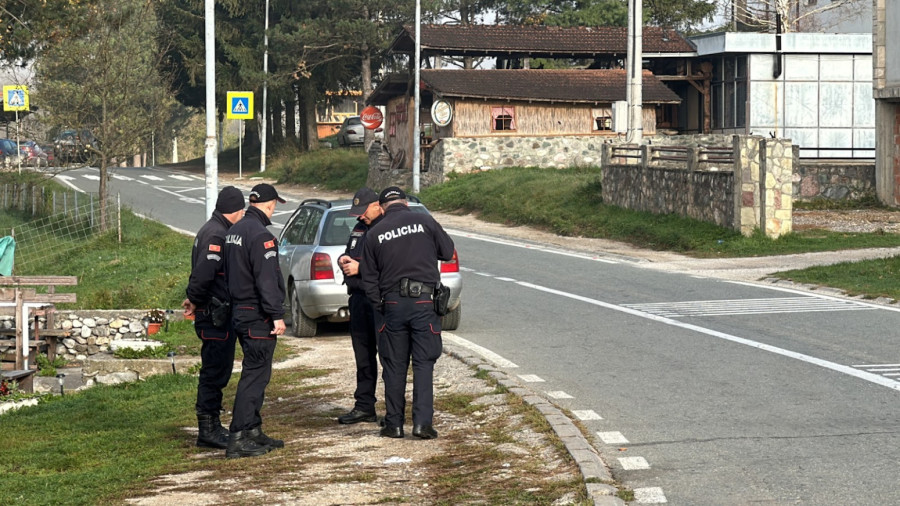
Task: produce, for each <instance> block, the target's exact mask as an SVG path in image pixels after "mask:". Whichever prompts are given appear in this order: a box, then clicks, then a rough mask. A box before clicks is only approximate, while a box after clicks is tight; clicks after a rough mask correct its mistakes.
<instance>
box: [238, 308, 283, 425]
mask: <svg viewBox="0 0 900 506" xmlns="http://www.w3.org/2000/svg"><path fill="white" fill-rule="evenodd" d="M240 311H241V310H240V309H237V310H235V313H236V314H235V318H234V330H235V332H236V333H237V338H238V340H239V341H240V343H241V349H242V350H243V351H244V360H243V361H242V362H241V379H240V381H238V386H237V394H236V395H235V396H234V415H233V416H232V417H231V428H230V430H231V432H238V431H242V430H247V429H255V428H256V427H259V426H261V425H262V416H260V410H262V405H263V401H264V400H265V398H266V387H267V386H268V385H269V380H270V379H271V378H272V356H273V355H274V354H275V343H276V336H275V334H272V333H271V332H272V329H273V327H272V323H271V321H269V320H262V319H260V320H250V321H247V319H246V315H244V318H240V317H238V315H237V313H239V312H240Z"/></svg>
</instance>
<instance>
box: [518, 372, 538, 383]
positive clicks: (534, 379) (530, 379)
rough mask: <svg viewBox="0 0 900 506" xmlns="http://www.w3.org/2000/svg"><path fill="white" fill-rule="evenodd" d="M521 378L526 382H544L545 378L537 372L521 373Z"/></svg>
mask: <svg viewBox="0 0 900 506" xmlns="http://www.w3.org/2000/svg"><path fill="white" fill-rule="evenodd" d="M519 378H520V379H521V380H522V381H524V382H525V383H543V382H544V379H543V378H541V377H540V376H538V375H536V374H520V375H519Z"/></svg>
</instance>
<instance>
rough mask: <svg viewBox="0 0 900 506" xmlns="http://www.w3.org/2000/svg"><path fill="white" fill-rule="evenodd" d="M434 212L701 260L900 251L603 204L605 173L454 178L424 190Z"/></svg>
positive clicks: (860, 239)
mask: <svg viewBox="0 0 900 506" xmlns="http://www.w3.org/2000/svg"><path fill="white" fill-rule="evenodd" d="M420 197H421V198H422V200H423V202H425V203H426V205H428V207H429V208H430V209H432V210H436V211H445V212H475V213H478V214H479V216H480V217H481V218H482V219H485V220H487V221H492V222H497V223H507V224H511V225H530V226H534V227H538V228H541V229H544V230H548V231H552V232H554V233H557V234H560V235H565V236H583V237H593V238H606V239H613V240H618V241H623V242H627V243H629V244H633V245H635V246H638V247H642V248H650V249H656V250H667V251H675V252H679V253H683V254H687V255H691V256H695V257H699V258H713V257H750V256H767V255H785V254H791V253H804V252H811V251H836V250H842V249H856V248H875V247H894V246H900V235H892V234H868V233H839V232H830V231H823V230H810V231H802V232H794V233H790V234H786V235H784V236H782V237H780V238H778V239H770V238H768V237H765V235H764V234H762V233H759V232H758V233H756V234H754V235H752V236H750V237H744V236H742V235H741V234H740V233H738V232H736V231H734V230H730V229H726V228H722V227H719V226H716V225H713V224H710V223H705V222H701V221H697V220H692V219H688V218H682V217H679V216H675V215H656V214H651V213H645V212H636V211H630V210H626V209H622V208H619V207H615V206H608V205H605V204H603V202H602V199H601V174H600V169H597V168H590V167H579V168H569V169H560V170H550V169H540V168H534V167H525V168H522V167H515V168H507V169H502V170H491V171H485V172H478V173H473V174H466V175H462V176H456V177H451V178H449V179H448V181H446V182H445V183H444V184H441V185H436V186H432V187H429V188H426V189H424V190H423V191H422V192H421V195H420Z"/></svg>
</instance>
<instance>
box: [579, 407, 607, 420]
mask: <svg viewBox="0 0 900 506" xmlns="http://www.w3.org/2000/svg"><path fill="white" fill-rule="evenodd" d="M572 414H573V415H575V416H576V417H578V419H579V420H581V421H583V422H586V421H588V420H603V417H601V416H600V415H598V414H597V412H596V411H594V410H593V409H577V410H573V411H572Z"/></svg>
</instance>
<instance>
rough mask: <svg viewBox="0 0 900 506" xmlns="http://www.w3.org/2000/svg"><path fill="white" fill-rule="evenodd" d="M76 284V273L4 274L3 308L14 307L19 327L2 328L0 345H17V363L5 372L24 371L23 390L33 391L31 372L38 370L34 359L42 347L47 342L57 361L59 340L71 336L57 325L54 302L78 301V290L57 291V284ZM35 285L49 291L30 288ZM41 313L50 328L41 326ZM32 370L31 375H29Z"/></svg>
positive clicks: (49, 354)
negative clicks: (56, 327)
mask: <svg viewBox="0 0 900 506" xmlns="http://www.w3.org/2000/svg"><path fill="white" fill-rule="evenodd" d="M76 284H78V278H76V277H75V276H0V307H9V308H14V311H15V318H16V327H15V329H3V330H0V345H5V346H12V345H15V360H14V364H13V363H10V365H9V369H11V370H9V371H4V374H6V373H12V372H19V373H22V374H23V376H22V378H23V380H24V381H20V383H19V386H20V388H21V389H23V390H25V391H28V392H30V391H31V388H32V387H31V385H32V381H31V375H33V374H34V372H35V371H34V370H33V369H36V367H35V364H34V361H35V359H36V357H37V353H38V352H39V350H40V348H41V347H42V346H43V345H47V347H48V348H47V357H48V358H50V359H51V360H53V359H54V358H55V357H56V345H57V342H58V339H60V338H62V337H65V336H67V335H68V333H67V332H65V331H60V330H57V329H54V328H53V315H54V311H55V306H54V304H57V303H61V302H75V301H76V296H75V294H74V293H59V294H58V293H55V287H56V286H74V285H76ZM33 286H45V287H47V292H46V293H37V290H36V289H34V288H26V287H33ZM4 287H5V288H4ZM40 316H47V321H48V324H47V327H48V328H47V329H41V328H40V326H39V325H38V319H39V317H40ZM32 318H33V324H32ZM26 322H28V323H26ZM11 362H13V361H11ZM0 369H4V368H0ZM28 371H31V375H29V374H27V373H28ZM4 377H5V376H4Z"/></svg>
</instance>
